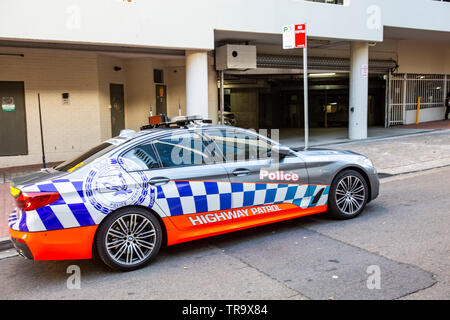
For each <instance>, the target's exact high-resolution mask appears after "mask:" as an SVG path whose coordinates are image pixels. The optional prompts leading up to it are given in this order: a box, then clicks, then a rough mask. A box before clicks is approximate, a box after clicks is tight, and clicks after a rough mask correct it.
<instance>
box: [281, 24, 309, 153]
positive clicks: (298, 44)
mask: <svg viewBox="0 0 450 320" xmlns="http://www.w3.org/2000/svg"><path fill="white" fill-rule="evenodd" d="M282 30H283V49H294V48H303V95H304V97H303V105H304V109H305V110H304V112H305V115H304V118H305V150H306V149H308V147H309V125H308V123H309V119H308V45H307V35H306V23H304V24H290V25H285V26H283V28H282Z"/></svg>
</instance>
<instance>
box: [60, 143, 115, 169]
mask: <svg viewBox="0 0 450 320" xmlns="http://www.w3.org/2000/svg"><path fill="white" fill-rule="evenodd" d="M115 147H117V145H115V144H112V143H110V142H103V143H101V144H99V145H98V146H96V147H94V148H92V149H90V150H89V151H86V152H85V153H83V154H81V155H79V156H78V157H76V158H73V159H71V160H67V161H65V162H63V163H61V164H60V165H58V166H56V167H54V169H55V170H58V171H65V172H72V171H73V170H75V169H77V168H79V167H81V166H83V165H84V164H86V163H89V162H91V161H93V160H95V159H97V158H98V157H100V156H102V155H104V154H105V153H107V152H109V151H111V150H113V149H114V148H115Z"/></svg>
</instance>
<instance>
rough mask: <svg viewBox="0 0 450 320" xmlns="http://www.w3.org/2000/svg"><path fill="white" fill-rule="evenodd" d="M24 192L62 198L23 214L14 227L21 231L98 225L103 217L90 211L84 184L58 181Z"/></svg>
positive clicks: (33, 187) (36, 185)
mask: <svg viewBox="0 0 450 320" xmlns="http://www.w3.org/2000/svg"><path fill="white" fill-rule="evenodd" d="M22 191H23V192H58V193H59V194H60V195H61V196H60V198H59V199H58V200H56V201H55V202H53V203H51V204H50V205H47V206H44V207H42V208H39V209H37V210H30V211H22V212H20V214H19V216H20V218H18V219H17V220H15V221H14V224H12V226H11V228H12V229H14V230H19V231H47V230H58V229H65V228H74V227H82V226H90V225H95V224H98V223H99V222H100V221H101V218H103V217H104V215H101V214H96V212H95V210H88V208H87V206H86V203H85V199H84V195H83V181H82V180H69V179H59V180H52V181H47V182H45V183H39V184H33V185H29V186H25V187H24V188H22Z"/></svg>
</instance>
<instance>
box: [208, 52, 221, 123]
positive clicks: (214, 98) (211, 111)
mask: <svg viewBox="0 0 450 320" xmlns="http://www.w3.org/2000/svg"><path fill="white" fill-rule="evenodd" d="M208 89H209V90H208V97H209V104H208V119H211V120H212V121H213V124H217V120H218V117H219V95H218V88H217V72H216V69H215V67H214V59H213V58H212V57H210V61H209V68H208Z"/></svg>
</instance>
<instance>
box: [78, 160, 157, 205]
mask: <svg viewBox="0 0 450 320" xmlns="http://www.w3.org/2000/svg"><path fill="white" fill-rule="evenodd" d="M130 171H134V174H135V175H134V178H133V177H132V176H131V175H130V174H129V173H128V172H130ZM83 189H84V190H85V196H86V198H87V199H88V200H89V203H90V204H91V205H92V206H93V207H94V208H95V209H97V210H98V211H100V212H102V213H104V214H108V213H110V212H112V211H114V210H115V209H117V208H120V207H123V206H127V205H141V204H143V203H144V202H146V199H147V196H148V195H149V194H150V199H149V203H148V204H147V205H146V206H147V207H149V208H151V207H153V204H154V202H155V195H156V192H155V188H152V187H151V186H150V184H149V182H148V178H147V176H146V175H145V174H144V173H143V172H141V171H139V168H136V167H135V165H134V163H133V162H131V161H124V159H122V158H119V160H116V159H104V160H102V161H99V162H98V163H95V164H94V165H93V166H92V169H91V171H90V172H89V173H88V175H87V178H86V180H85V182H84V188H83Z"/></svg>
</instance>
